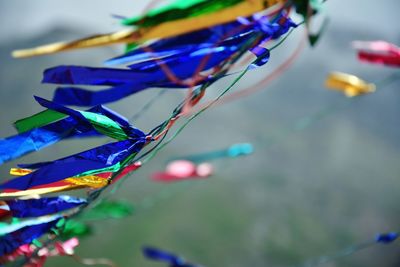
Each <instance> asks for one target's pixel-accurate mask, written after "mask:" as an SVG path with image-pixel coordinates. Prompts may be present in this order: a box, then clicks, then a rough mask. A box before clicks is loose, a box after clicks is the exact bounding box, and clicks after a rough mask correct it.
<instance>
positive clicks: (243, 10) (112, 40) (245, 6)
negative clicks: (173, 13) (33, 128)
mask: <svg viewBox="0 0 400 267" xmlns="http://www.w3.org/2000/svg"><path fill="white" fill-rule="evenodd" d="M270 2H272V4H277V3H280V2H283V1H282V0H275V1H274V0H270ZM268 4H269V3H268V2H266V1H265V0H246V1H241V2H239V3H238V4H236V5H233V6H230V7H226V8H224V9H222V10H220V11H219V12H213V13H205V14H203V15H199V16H195V17H188V18H186V19H181V20H179V19H178V20H172V21H167V22H165V23H161V24H157V25H155V26H153V27H146V28H139V29H138V30H135V29H127V30H122V31H119V32H115V33H111V34H102V35H95V36H91V37H87V38H84V39H80V40H76V41H72V42H60V43H54V44H49V45H44V46H40V47H36V48H31V49H24V50H17V51H14V52H13V56H14V57H30V56H37V55H44V54H52V53H57V52H61V51H68V50H74V49H80V48H89V47H97V46H104V45H111V44H117V43H133V42H134V43H143V42H145V41H148V40H152V39H159V38H169V37H173V36H178V35H182V34H186V33H189V32H194V31H198V30H202V29H206V28H209V27H213V26H215V25H219V24H224V23H229V22H232V21H234V20H236V18H237V17H248V16H252V15H253V14H255V13H257V12H261V11H262V10H264V9H266V8H267V7H269V6H268Z"/></svg>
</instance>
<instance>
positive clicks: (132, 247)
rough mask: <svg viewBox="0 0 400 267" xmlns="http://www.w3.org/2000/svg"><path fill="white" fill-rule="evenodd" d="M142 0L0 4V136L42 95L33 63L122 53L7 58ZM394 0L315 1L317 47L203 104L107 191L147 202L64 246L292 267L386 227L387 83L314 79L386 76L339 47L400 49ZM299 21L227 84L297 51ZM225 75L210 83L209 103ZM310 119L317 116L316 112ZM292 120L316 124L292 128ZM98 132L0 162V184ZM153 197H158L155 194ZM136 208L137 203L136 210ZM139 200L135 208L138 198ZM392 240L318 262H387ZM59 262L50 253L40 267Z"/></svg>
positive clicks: (156, 113)
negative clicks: (216, 157) (200, 165)
mask: <svg viewBox="0 0 400 267" xmlns="http://www.w3.org/2000/svg"><path fill="white" fill-rule="evenodd" d="M146 3H147V1H128V0H124V1H122V0H121V1H105V0H85V1H82V0H80V1H78V0H68V1H54V0H36V1H23V0H13V1H5V0H0V16H1V22H2V23H1V26H0V59H1V67H0V110H1V116H0V123H1V125H2V126H1V128H0V134H1V135H0V136H1V137H6V136H9V135H12V134H14V133H15V130H14V129H13V128H12V122H13V121H15V120H17V119H19V118H22V117H25V116H29V115H31V114H33V113H34V112H38V111H40V110H41V108H40V107H39V105H38V104H36V103H35V102H34V100H33V98H32V95H40V96H43V97H47V98H51V95H52V91H53V90H54V86H49V85H41V84H40V80H41V73H42V71H43V70H44V69H45V68H48V67H52V66H55V65H60V64H75V65H79V64H82V65H88V66H100V65H101V63H102V62H103V61H104V60H105V59H108V58H111V57H113V56H116V55H118V54H119V53H121V52H122V47H109V48H98V49H93V50H83V51H78V52H69V53H63V54H59V55H54V56H43V57H38V58H30V59H12V58H11V57H10V53H11V51H12V50H13V49H16V48H25V47H30V46H34V45H40V44H44V43H48V42H53V41H60V40H72V39H75V38H78V37H83V36H85V35H89V34H95V33H101V32H110V31H114V30H118V29H120V26H119V24H118V20H117V19H115V18H112V17H111V15H112V14H117V15H123V16H130V15H133V14H140V12H141V10H143V8H144V6H145V5H146ZM399 10H400V2H399V1H398V0H384V1H365V0H354V1H339V0H329V1H327V3H326V4H325V7H324V11H323V13H322V15H323V16H326V17H329V19H330V24H329V27H328V28H327V31H326V32H325V33H324V35H323V36H322V39H321V40H320V42H319V44H318V45H317V46H316V47H315V48H313V49H311V48H306V49H305V50H304V51H303V53H302V55H301V56H300V58H299V59H298V60H297V61H296V63H295V64H294V65H293V66H292V67H291V68H290V69H289V70H288V71H286V72H285V73H284V74H283V75H282V76H281V77H280V78H278V79H277V80H275V81H273V82H272V83H271V84H270V85H268V87H266V88H265V90H263V91H260V92H258V93H256V94H254V95H252V96H249V97H247V98H244V99H241V100H239V101H237V102H234V103H230V104H227V105H224V106H220V107H216V108H212V109H210V110H208V111H207V112H206V113H204V114H203V115H202V116H200V117H199V118H198V119H196V120H195V121H193V123H192V124H191V125H190V126H189V127H187V128H186V129H185V130H184V131H183V133H182V134H181V135H180V136H179V137H178V138H177V139H176V140H175V141H174V142H172V143H171V144H170V146H169V147H168V148H167V149H165V150H164V151H163V152H162V153H160V154H159V155H158V157H157V158H156V159H155V160H154V161H152V162H151V163H150V164H148V165H146V166H145V168H143V169H142V170H140V171H139V172H137V173H135V174H134V175H132V176H131V177H130V178H129V179H128V180H127V181H126V182H125V183H124V186H123V187H122V188H120V189H119V191H118V193H117V194H114V195H112V197H113V198H115V199H123V200H126V201H129V202H131V203H133V204H134V205H135V204H137V203H144V202H143V201H141V200H143V198H145V197H148V196H157V198H154V197H151V199H152V200H154V199H157V200H158V201H155V200H154V203H153V202H151V201H150V202H149V201H148V202H149V203H147V204H146V205H147V206H145V207H146V208H143V209H139V210H138V212H137V214H135V215H134V216H132V217H130V218H128V219H124V220H109V221H105V222H98V223H95V224H94V229H95V235H94V236H93V237H90V238H87V239H84V240H82V241H81V246H80V248H79V249H78V254H79V255H81V256H85V257H108V258H110V259H112V260H114V261H115V262H116V263H117V264H118V266H143V267H144V266H160V265H157V264H154V263H151V262H147V261H145V260H144V259H143V257H142V256H141V255H140V247H141V246H142V245H154V246H159V247H162V248H166V249H168V250H171V251H176V252H177V253H180V254H182V255H184V256H185V257H186V258H188V259H190V260H192V261H194V262H198V263H200V264H203V265H204V266H210V267H212V266H218V267H228V266H229V267H236V266H237V267H239V266H240V267H243V266H250V265H251V266H272V267H275V266H279V267H281V266H282V267H284V266H297V265H299V264H301V263H302V262H304V261H306V260H308V259H312V258H314V257H317V256H319V255H321V254H324V253H328V252H333V251H336V250H338V249H341V248H343V247H345V246H347V245H349V244H353V243H356V242H359V241H364V240H366V239H369V238H372V237H373V235H374V234H375V233H377V232H381V231H383V232H384V231H392V230H399V221H400V215H399V214H400V209H399V205H398V201H399V200H400V198H399V193H398V192H399V190H400V179H399V174H400V165H399V159H400V152H399V148H400V142H399V137H400V127H399V114H400V91H399V90H398V89H399V85H400V83H399V82H398V81H397V82H394V83H392V84H391V85H388V86H386V87H384V88H379V87H378V91H377V92H376V93H374V94H371V95H368V96H364V97H361V98H356V99H346V98H345V97H344V96H343V95H341V94H340V93H337V92H333V91H329V90H326V89H325V88H324V86H323V83H324V79H325V77H326V75H327V74H328V73H329V72H330V71H333V70H338V71H344V72H349V73H353V74H355V75H358V76H360V77H362V78H364V79H366V80H367V81H369V82H378V81H380V80H382V79H384V78H385V77H388V75H390V74H392V73H394V72H396V71H397V72H398V70H396V69H393V68H387V67H380V66H372V65H366V64H362V63H360V62H358V61H357V59H356V56H355V53H354V51H353V50H352V48H351V47H350V42H351V41H353V40H386V41H389V42H393V43H395V44H400V34H399V26H398V25H399V24H398V11H399ZM302 34H303V28H302V27H300V28H299V29H298V30H297V31H296V32H295V33H294V34H293V35H292V36H290V37H289V38H288V39H287V41H286V42H285V43H284V44H283V45H282V46H281V47H280V48H278V49H276V50H274V51H273V53H272V56H271V61H270V62H269V63H268V64H267V65H266V66H265V67H263V68H261V69H258V70H255V71H253V73H250V74H248V75H246V77H245V79H244V81H243V82H241V83H240V84H239V85H238V86H237V87H235V88H234V91H238V90H242V89H244V88H246V87H247V86H249V85H250V84H253V83H255V82H256V81H257V80H259V79H261V78H262V77H263V76H265V75H266V74H267V73H270V72H271V70H273V69H274V68H275V67H277V66H278V65H279V63H280V62H282V61H283V60H284V59H285V58H287V57H288V55H289V54H290V52H291V51H293V49H294V48H295V47H296V46H297V44H298V42H299V39H300V38H301V36H302ZM229 81H230V79H229V78H228V79H226V80H224V81H221V82H219V83H218V84H216V85H215V86H214V87H213V88H210V90H209V92H208V95H209V97H210V98H211V97H213V96H215V95H216V94H217V92H218V91H219V90H221V89H223V88H224V86H226V85H227V84H228V83H229ZM156 93H157V90H149V91H146V92H142V93H139V94H137V95H133V96H130V97H128V98H127V99H124V100H122V101H120V102H117V103H113V104H111V105H109V106H110V107H112V108H113V109H115V110H117V111H118V112H120V113H121V114H123V115H125V116H127V117H130V116H131V115H133V114H134V113H135V112H137V111H138V110H139V109H140V108H141V107H142V106H143V104H144V103H145V102H146V101H147V100H148V99H150V98H151V97H152V96H153V95H155V94H156ZM183 97H184V94H183V93H182V92H181V91H171V92H168V93H167V94H165V95H164V96H163V98H162V99H160V100H158V102H157V103H156V104H155V106H153V107H152V109H151V110H150V111H149V112H147V113H145V114H143V115H142V116H141V117H140V119H138V120H137V121H135V122H134V124H135V125H136V126H138V127H139V128H141V129H143V130H145V131H146V130H149V129H151V128H152V127H154V126H155V125H157V124H158V123H159V122H161V121H162V120H163V119H165V118H166V117H167V116H168V115H169V112H171V110H172V109H173V107H174V106H175V105H176V104H177V103H178V102H179V101H180V100H181V99H182V98H183ZM321 114H322V115H321ZM304 117H308V118H310V117H311V118H317V119H316V120H315V122H314V123H313V124H312V125H310V126H309V127H307V128H305V129H301V127H300V126H299V124H300V123H301V122H304V119H303V120H301V119H302V118H304ZM104 141H105V140H104V139H101V140H87V141H85V142H80V141H77V140H74V141H66V142H62V143H60V144H57V145H55V146H53V147H50V148H46V149H44V150H42V151H40V152H38V153H34V154H31V155H29V156H26V157H24V158H22V159H19V160H16V161H14V162H11V163H7V164H5V165H3V166H1V168H0V173H1V175H2V177H3V178H2V179H3V180H5V179H8V178H9V176H8V174H7V173H8V169H9V168H10V167H11V166H14V165H15V164H17V163H20V162H36V161H42V160H51V159H55V158H60V157H63V156H66V155H69V154H72V153H77V152H79V151H82V150H84V149H87V148H90V147H93V146H95V145H99V144H101V143H103V142H104ZM238 142H250V143H252V144H253V145H254V147H255V153H254V154H253V155H251V156H249V157H246V158H240V159H229V160H220V161H217V162H214V165H215V168H216V175H215V176H214V177H212V178H210V179H208V180H202V181H196V182H192V183H189V184H188V186H187V187H184V189H180V187H179V185H178V186H177V185H158V184H154V183H152V182H151V181H149V179H148V176H149V174H150V173H151V172H152V171H155V170H161V169H163V168H164V166H165V162H166V161H167V160H168V159H170V158H175V157H178V156H180V155H187V154H191V153H200V152H206V151H211V150H215V149H219V148H224V147H227V146H229V145H231V144H233V143H238ZM160 190H161V191H162V192H164V193H161V194H160V193H158V192H159V191H160ZM137 205H138V204H137ZM142 206H143V205H142ZM399 250H400V247H399V245H398V244H394V245H392V246H387V247H384V246H382V247H376V248H373V249H369V250H367V251H364V252H361V253H359V254H357V255H353V256H350V257H347V258H344V259H341V260H339V261H336V262H332V263H328V264H325V266H341V267H346V266H352V267H356V266H363V267H372V266H393V267H394V266H399V264H400V258H399V256H398V255H399ZM66 265H67V266H73V265H74V262H73V261H72V260H70V259H55V260H52V261H50V262H49V266H66Z"/></svg>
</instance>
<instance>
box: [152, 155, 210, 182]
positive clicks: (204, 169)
mask: <svg viewBox="0 0 400 267" xmlns="http://www.w3.org/2000/svg"><path fill="white" fill-rule="evenodd" d="M213 171H214V170H213V167H212V165H211V164H209V163H201V164H199V165H196V164H194V163H193V162H191V161H187V160H176V161H172V162H171V163H169V164H168V165H167V167H166V170H165V172H156V173H153V174H152V175H151V178H152V179H153V180H155V181H159V182H176V181H182V180H188V179H198V178H207V177H209V176H211V175H212V174H213Z"/></svg>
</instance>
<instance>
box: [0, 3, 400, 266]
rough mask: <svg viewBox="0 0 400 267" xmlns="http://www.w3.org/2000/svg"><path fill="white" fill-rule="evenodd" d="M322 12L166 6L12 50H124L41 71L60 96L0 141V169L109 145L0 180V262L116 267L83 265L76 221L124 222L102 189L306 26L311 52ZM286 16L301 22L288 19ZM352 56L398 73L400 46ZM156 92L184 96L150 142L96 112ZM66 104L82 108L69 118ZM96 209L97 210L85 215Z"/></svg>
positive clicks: (166, 178) (190, 174) (117, 118)
mask: <svg viewBox="0 0 400 267" xmlns="http://www.w3.org/2000/svg"><path fill="white" fill-rule="evenodd" d="M323 2H325V1H318V0H311V1H307V0H289V1H284V0H228V1H225V0H224V1H223V0H215V1H207V0H185V1H183V0H176V1H175V2H172V3H171V4H169V5H166V6H164V7H162V8H156V9H152V10H150V11H149V12H147V13H146V14H143V15H142V16H139V17H131V18H119V19H120V22H121V25H122V26H124V27H126V28H125V29H124V30H121V31H118V32H114V33H108V34H99V35H93V36H89V37H85V38H81V39H78V40H75V41H70V42H58V43H53V44H48V45H43V46H39V47H35V48H29V49H22V50H16V51H14V52H13V53H12V55H13V56H14V57H17V58H22V57H31V56H39V55H45V54H54V53H59V52H64V51H72V50H77V49H83V48H94V47H101V46H108V45H114V44H122V45H124V46H125V52H124V53H123V54H122V55H119V56H116V57H114V58H111V59H106V60H105V61H104V64H105V66H106V67H91V66H76V65H60V66H55V67H52V68H48V69H46V70H45V71H44V73H43V79H42V82H43V83H47V84H55V85H57V86H59V87H57V88H56V89H55V93H54V96H53V99H52V100H46V99H44V98H41V97H39V96H35V100H36V102H37V103H38V104H39V105H41V106H42V107H43V108H44V110H43V111H42V112H40V113H37V114H34V115H32V116H29V117H26V118H23V119H20V120H18V121H16V122H15V123H14V126H15V128H16V130H17V134H16V135H14V136H10V137H7V138H4V139H0V164H4V163H5V162H8V161H12V160H16V159H18V158H20V157H22V156H24V155H26V154H29V153H33V152H37V151H39V150H41V149H43V148H45V147H48V146H51V145H53V144H55V143H57V142H60V141H65V140H68V139H72V138H93V137H100V136H106V137H108V138H111V139H112V141H111V142H108V143H106V144H103V145H100V146H97V147H94V148H91V149H88V150H85V151H81V152H78V153H75V154H73V155H70V156H66V157H63V158H59V159H55V160H52V161H47V162H37V163H24V164H22V163H20V164H18V165H17V166H16V167H15V168H12V169H11V170H10V174H11V175H12V176H14V178H12V179H9V180H6V181H4V182H2V183H1V184H0V219H1V221H2V223H1V224H0V264H6V263H9V262H15V263H18V264H19V265H20V266H26V267H28V266H38V267H39V266H43V265H44V264H45V262H46V260H47V259H48V258H49V257H55V256H70V257H72V258H74V259H75V260H76V261H78V262H80V263H83V264H87V265H93V264H105V265H108V266H115V265H114V263H113V262H112V261H110V260H108V259H81V258H80V257H78V256H77V255H75V252H74V250H75V248H76V247H77V246H78V245H79V238H81V239H82V238H84V237H85V236H88V235H90V234H91V233H93V229H92V228H91V226H90V225H89V224H88V223H85V222H84V221H85V220H87V221H91V220H104V219H109V218H125V217H126V216H129V215H131V214H132V213H133V208H132V207H131V206H130V205H128V204H123V203H119V202H107V201H102V200H101V196H102V193H103V191H104V190H105V189H107V188H108V187H109V186H111V185H113V184H115V183H117V182H119V181H121V180H122V179H124V178H126V177H128V176H129V175H130V174H131V173H132V172H134V171H136V170H137V169H139V168H140V167H142V166H143V165H144V164H145V163H146V162H148V161H149V160H150V159H151V158H153V157H154V156H155V155H156V153H157V152H158V151H159V150H160V149H162V148H163V147H165V145H167V144H168V143H169V142H170V141H171V140H172V139H173V138H175V137H176V136H177V135H178V134H179V133H180V131H181V130H183V128H184V127H185V126H186V125H187V124H188V123H190V122H191V121H192V120H193V119H195V118H196V117H197V116H198V115H199V114H201V113H202V112H203V111H204V110H206V109H207V108H209V107H210V106H211V105H212V104H214V103H216V102H217V101H219V100H220V99H221V98H222V97H223V96H224V94H225V93H227V92H228V91H229V90H231V88H232V87H233V86H234V85H235V84H236V83H237V81H239V80H240V78H241V77H243V76H244V74H245V73H246V72H247V71H249V70H252V69H256V68H260V67H262V66H264V65H265V64H267V63H268V61H269V59H270V57H271V56H273V53H271V52H272V50H273V49H274V48H275V47H277V46H279V45H281V44H282V43H284V41H285V40H286V38H287V36H288V35H289V34H290V33H291V32H292V31H293V30H295V29H297V28H299V26H300V25H303V24H305V27H306V32H307V36H308V40H309V43H310V45H312V46H313V45H315V44H316V42H317V41H318V39H319V38H320V36H321V34H322V33H323V31H324V29H325V26H326V23H324V24H323V26H322V27H321V29H320V30H319V31H317V32H316V33H312V32H314V31H311V25H312V19H313V18H314V17H315V16H316V15H318V13H320V10H321V9H322V4H323ZM292 10H295V12H297V13H298V14H299V15H301V17H302V19H303V21H301V22H297V23H296V22H295V21H294V20H292V18H291V17H290V15H291V11H292ZM271 43H272V44H275V46H271ZM353 46H354V48H355V49H356V50H357V53H358V54H357V56H358V58H359V59H360V61H362V62H368V63H372V64H380V65H385V66H391V67H398V66H400V63H399V59H400V53H399V48H398V47H397V46H395V45H393V44H389V43H386V42H383V41H377V42H360V41H357V42H354V44H353ZM268 47H269V48H268ZM248 52H250V53H251V55H252V56H253V58H255V59H254V60H253V61H252V62H251V63H250V64H248V65H247V66H246V68H245V70H244V71H243V72H242V74H241V75H240V76H239V77H238V78H237V79H236V80H235V81H234V82H233V83H232V84H231V85H230V86H229V87H227V88H226V89H225V90H224V91H223V93H222V94H220V96H218V97H217V98H216V99H214V100H213V101H212V102H211V103H210V104H208V105H206V106H205V107H204V108H202V109H200V111H198V112H197V113H195V114H194V115H192V116H191V117H190V118H189V119H188V120H186V122H185V124H184V126H182V127H181V128H180V129H178V131H177V132H176V133H175V135H173V136H172V137H171V138H170V139H169V140H167V141H165V138H166V136H167V134H168V133H169V131H170V130H171V129H172V127H173V126H174V124H175V123H176V121H177V120H179V119H181V118H185V115H186V114H187V112H188V110H190V109H191V108H192V107H193V106H196V105H197V104H198V103H199V102H200V100H201V99H202V98H203V96H204V95H205V94H206V91H207V89H208V88H209V87H210V86H211V85H212V84H214V83H216V82H217V81H218V80H220V79H222V78H224V77H226V76H228V75H231V74H232V70H233V68H234V66H235V64H236V63H238V62H239V61H240V60H241V59H243V57H244V56H246V55H248ZM293 59H294V57H291V58H290V59H289V61H288V63H290V62H291V61H292V60H293ZM288 65H290V64H286V65H283V66H282V69H284V68H286V67H287V66H288ZM118 66H120V67H118ZM87 86H91V89H90V90H89V89H88V87H87ZM105 86H106V87H107V88H106V89H104V87H105ZM326 86H327V87H328V88H330V89H335V90H339V91H342V92H344V94H345V95H346V96H348V97H355V96H359V95H363V94H367V93H372V92H374V91H375V89H376V86H375V85H374V84H371V83H368V82H365V81H363V80H362V79H360V78H358V77H356V76H354V75H350V74H345V73H339V72H336V73H331V74H330V75H329V76H328V78H327V80H326ZM92 87H95V88H99V87H101V89H95V90H93V88H92ZM156 87H157V88H162V89H163V90H168V89H175V90H185V91H187V96H186V98H185V99H184V100H183V101H182V102H181V103H180V104H179V105H178V106H177V107H176V108H175V109H174V110H173V112H172V113H171V116H170V117H169V118H167V119H166V120H165V121H164V122H162V123H160V124H158V125H157V126H156V127H154V128H153V129H152V130H150V131H148V132H144V131H142V130H140V129H138V128H135V127H134V126H133V125H132V123H130V121H129V120H128V119H126V118H125V117H124V116H122V115H120V114H118V113H117V112H115V111H113V110H111V109H109V108H107V107H105V106H103V105H104V104H107V103H111V102H115V101H118V100H120V99H123V98H126V97H129V96H131V95H133V94H136V93H139V92H141V91H144V90H148V89H151V88H156ZM70 105H72V106H77V107H86V109H85V110H80V109H73V108H70V107H68V106H70ZM149 106H150V105H149ZM149 106H145V108H149ZM253 150H254V149H253V146H252V145H251V144H248V143H245V144H235V145H232V146H230V147H229V148H226V149H223V150H216V151H212V152H209V153H203V154H196V155H189V156H183V157H181V158H179V159H174V160H172V161H171V162H169V163H168V165H167V166H166V168H165V171H161V172H154V173H153V174H152V176H151V178H152V180H154V181H157V182H176V181H181V180H186V179H204V178H207V177H211V176H212V175H213V173H214V172H215V169H214V167H213V165H212V164H211V163H210V161H213V160H216V159H226V158H236V157H239V156H246V155H250V154H251V153H252V152H253ZM82 189H83V190H85V193H86V196H85V197H84V198H83V197H82V198H78V197H72V196H69V195H64V194H65V192H68V191H77V190H82ZM59 193H63V195H58V194H59ZM49 194H51V196H49ZM96 200H100V203H99V204H97V205H93V202H95V201H96ZM397 238H398V234H397V233H389V234H381V235H379V236H378V237H377V238H376V240H375V242H374V244H375V243H383V244H389V243H392V242H394V241H395V240H396V239H397ZM356 251H358V247H356V248H355V249H354V252H356ZM143 253H144V255H145V256H146V257H148V258H149V259H152V260H157V261H162V262H165V263H167V264H168V265H169V266H173V267H178V266H181V267H183V266H186V267H189V266H193V267H194V266H199V265H194V264H191V263H188V262H186V261H185V260H184V259H182V258H180V257H178V256H175V255H174V254H172V253H169V252H165V251H162V250H158V249H156V248H145V249H144V250H143Z"/></svg>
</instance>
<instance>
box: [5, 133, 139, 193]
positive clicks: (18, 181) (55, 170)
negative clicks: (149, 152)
mask: <svg viewBox="0 0 400 267" xmlns="http://www.w3.org/2000/svg"><path fill="white" fill-rule="evenodd" d="M145 143H146V138H144V136H143V137H139V138H135V139H128V140H123V141H119V142H114V143H109V144H106V145H102V146H99V147H96V148H93V149H90V150H87V151H84V152H81V153H78V154H75V155H72V156H68V157H65V158H62V159H58V160H55V161H52V162H40V163H36V164H20V166H21V167H22V168H28V169H37V170H35V171H34V172H32V173H29V174H27V175H24V176H21V177H18V178H15V179H12V180H9V181H6V182H4V183H2V184H1V185H0V189H1V190H5V189H15V190H28V189H31V188H33V187H35V186H40V185H46V184H51V183H54V182H58V181H62V180H64V179H66V178H69V177H73V176H77V175H81V176H87V175H89V174H91V173H102V172H105V171H103V170H105V169H107V171H108V170H112V171H113V172H115V171H119V170H120V169H121V167H123V166H121V163H122V162H123V161H124V160H125V159H127V158H128V157H129V156H131V155H132V154H135V153H138V152H139V151H140V150H141V149H142V148H143V146H144V144H145Z"/></svg>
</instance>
